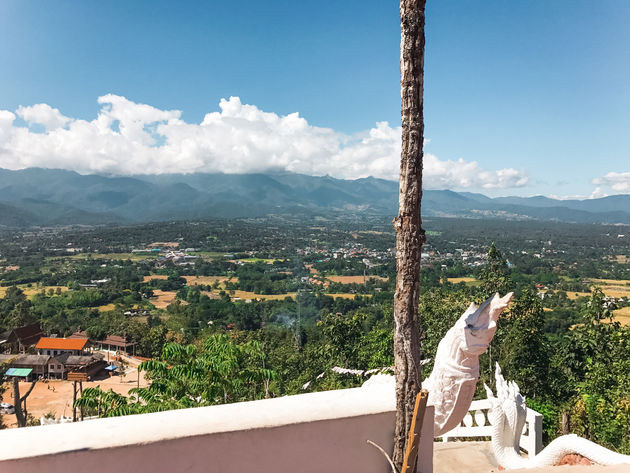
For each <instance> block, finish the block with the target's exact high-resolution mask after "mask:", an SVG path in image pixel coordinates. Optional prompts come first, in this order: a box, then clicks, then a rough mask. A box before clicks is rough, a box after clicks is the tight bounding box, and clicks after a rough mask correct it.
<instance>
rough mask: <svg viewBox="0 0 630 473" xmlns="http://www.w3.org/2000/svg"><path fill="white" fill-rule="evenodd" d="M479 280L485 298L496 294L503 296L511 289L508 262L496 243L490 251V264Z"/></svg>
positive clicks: (483, 270)
mask: <svg viewBox="0 0 630 473" xmlns="http://www.w3.org/2000/svg"><path fill="white" fill-rule="evenodd" d="M479 279H480V280H481V288H482V290H483V297H484V298H487V297H490V296H492V295H493V294H494V293H495V292H498V293H500V294H503V293H504V292H508V291H509V289H511V281H510V276H509V273H508V266H507V262H506V261H505V258H504V257H503V255H502V254H501V252H500V251H499V249H498V248H497V247H496V246H495V245H494V242H492V244H491V245H490V248H489V249H488V262H487V264H486V267H485V268H484V269H482V270H481V274H480V275H479Z"/></svg>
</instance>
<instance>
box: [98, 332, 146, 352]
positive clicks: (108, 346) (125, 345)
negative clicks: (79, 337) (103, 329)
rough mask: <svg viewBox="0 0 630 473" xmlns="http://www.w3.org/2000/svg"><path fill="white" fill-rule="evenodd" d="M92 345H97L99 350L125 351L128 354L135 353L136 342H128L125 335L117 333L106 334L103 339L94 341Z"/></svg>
mask: <svg viewBox="0 0 630 473" xmlns="http://www.w3.org/2000/svg"><path fill="white" fill-rule="evenodd" d="M94 345H95V346H98V348H99V350H107V351H117V352H119V353H121V352H125V353H127V354H128V355H135V353H136V343H135V342H128V341H127V339H126V338H125V337H120V336H118V335H108V336H107V337H105V338H104V339H103V340H97V341H95V342H94Z"/></svg>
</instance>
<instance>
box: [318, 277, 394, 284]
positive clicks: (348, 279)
mask: <svg viewBox="0 0 630 473" xmlns="http://www.w3.org/2000/svg"><path fill="white" fill-rule="evenodd" d="M326 279H328V280H329V281H332V282H338V283H341V284H353V283H354V284H365V283H366V282H367V280H368V279H374V280H376V281H387V278H384V277H381V276H365V277H363V276H326Z"/></svg>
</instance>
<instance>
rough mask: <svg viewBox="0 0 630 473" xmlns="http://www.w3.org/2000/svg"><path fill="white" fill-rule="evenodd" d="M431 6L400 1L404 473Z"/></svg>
mask: <svg viewBox="0 0 630 473" xmlns="http://www.w3.org/2000/svg"><path fill="white" fill-rule="evenodd" d="M425 4H426V0H400V30H401V43H400V47H401V51H400V88H401V119H402V150H401V156H400V193H399V207H398V217H397V218H396V219H395V220H394V228H395V229H396V269H397V273H396V294H395V296H394V320H395V329H394V365H395V370H396V428H395V433H394V453H393V457H392V459H393V462H394V465H395V466H396V467H397V468H398V470H399V471H400V469H401V468H402V464H403V459H404V455H405V447H406V437H407V434H408V432H409V429H410V426H411V420H412V417H413V410H414V405H415V400H416V396H417V394H418V392H419V391H420V388H421V377H420V333H419V330H418V300H419V296H420V254H421V250H422V245H423V243H424V241H425V236H424V230H422V218H421V214H420V210H421V209H420V203H421V199H422V162H423V159H422V156H423V155H422V145H423V141H424V122H423V108H422V107H423V97H422V96H423V88H424V10H425Z"/></svg>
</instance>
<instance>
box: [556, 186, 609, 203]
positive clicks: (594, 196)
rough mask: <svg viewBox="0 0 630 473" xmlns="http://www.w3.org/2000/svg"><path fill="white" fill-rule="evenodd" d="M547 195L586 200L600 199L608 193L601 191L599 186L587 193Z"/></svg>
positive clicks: (559, 198) (563, 198) (562, 198)
mask: <svg viewBox="0 0 630 473" xmlns="http://www.w3.org/2000/svg"><path fill="white" fill-rule="evenodd" d="M549 197H550V198H552V199H557V200H587V199H601V198H602V197H608V194H606V193H605V192H602V190H601V188H599V187H596V188H595V189H594V190H593V192H591V193H590V194H589V195H585V194H571V195H557V194H549Z"/></svg>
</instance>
